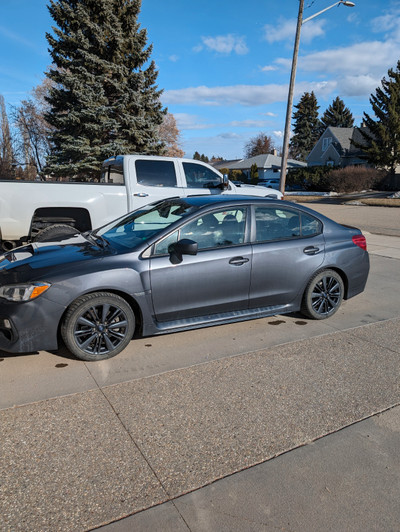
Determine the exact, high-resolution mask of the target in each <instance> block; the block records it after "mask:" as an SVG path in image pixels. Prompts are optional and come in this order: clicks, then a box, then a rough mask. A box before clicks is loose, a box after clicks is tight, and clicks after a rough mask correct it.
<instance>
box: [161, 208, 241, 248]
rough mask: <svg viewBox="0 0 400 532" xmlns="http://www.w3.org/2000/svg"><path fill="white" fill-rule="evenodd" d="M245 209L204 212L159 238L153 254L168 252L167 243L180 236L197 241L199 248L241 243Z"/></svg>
mask: <svg viewBox="0 0 400 532" xmlns="http://www.w3.org/2000/svg"><path fill="white" fill-rule="evenodd" d="M246 211H247V209H246V207H241V208H237V209H231V210H223V211H217V212H213V213H208V214H204V215H203V216H200V217H198V218H196V219H195V220H193V221H191V222H189V223H187V224H185V225H184V226H183V227H181V228H180V229H179V230H178V231H174V233H171V234H170V235H168V236H167V237H165V238H164V239H163V240H160V241H159V242H158V243H157V244H156V245H155V247H154V255H164V254H166V253H168V247H169V245H170V244H171V243H173V242H177V241H178V240H181V239H182V238H188V239H190V240H194V241H195V242H197V244H198V249H199V250H202V249H212V248H218V247H222V246H224V247H225V246H236V245H240V244H243V243H244V239H245V230H246V227H245V226H246Z"/></svg>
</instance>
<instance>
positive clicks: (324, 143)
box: [322, 137, 332, 151]
mask: <svg viewBox="0 0 400 532" xmlns="http://www.w3.org/2000/svg"><path fill="white" fill-rule="evenodd" d="M330 144H332V137H325V138H324V139H322V151H325V150H327V149H328V147H329V146H330Z"/></svg>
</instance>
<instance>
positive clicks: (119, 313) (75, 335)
mask: <svg viewBox="0 0 400 532" xmlns="http://www.w3.org/2000/svg"><path fill="white" fill-rule="evenodd" d="M134 331H135V315H134V313H133V310H132V309H131V307H130V306H129V305H128V303H127V302H126V301H125V299H123V298H122V297H120V296H118V295H116V294H113V293H110V292H97V293H93V294H87V295H85V296H81V297H79V298H78V299H76V300H75V301H74V302H73V303H72V304H71V306H70V307H69V309H68V310H67V313H66V314H65V317H64V320H63V322H62V324H61V336H62V338H63V340H64V342H65V345H66V347H67V348H68V349H69V351H71V353H72V354H73V355H75V356H76V357H77V358H79V359H81V360H89V361H91V360H105V359H107V358H111V357H113V356H115V355H118V353H120V352H121V351H123V350H124V349H125V347H126V346H127V345H128V344H129V342H130V341H131V339H132V336H133V333H134Z"/></svg>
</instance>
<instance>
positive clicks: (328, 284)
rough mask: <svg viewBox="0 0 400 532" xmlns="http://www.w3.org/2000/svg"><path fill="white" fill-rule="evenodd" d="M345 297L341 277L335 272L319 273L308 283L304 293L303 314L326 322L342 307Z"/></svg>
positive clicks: (325, 271)
mask: <svg viewBox="0 0 400 532" xmlns="http://www.w3.org/2000/svg"><path fill="white" fill-rule="evenodd" d="M343 295H344V284H343V280H342V278H341V276H340V275H339V274H338V273H337V272H335V271H334V270H324V271H322V272H319V273H317V274H316V275H315V276H314V277H313V278H312V279H311V281H310V282H309V283H308V286H307V288H306V291H305V293H304V298H303V305H302V309H301V310H302V312H303V314H305V315H306V316H308V317H310V318H313V319H316V320H324V319H326V318H329V317H330V316H332V315H333V314H335V312H336V311H337V310H338V308H339V307H340V305H341V303H342V300H343Z"/></svg>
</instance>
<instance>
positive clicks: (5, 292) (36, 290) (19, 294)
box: [0, 283, 51, 301]
mask: <svg viewBox="0 0 400 532" xmlns="http://www.w3.org/2000/svg"><path fill="white" fill-rule="evenodd" d="M50 286H51V285H50V283H26V284H25V283H24V284H9V285H5V286H0V297H3V298H4V299H7V300H8V301H30V300H31V299H35V298H36V297H38V296H40V295H41V294H43V293H44V292H46V290H48V289H49V288H50Z"/></svg>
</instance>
